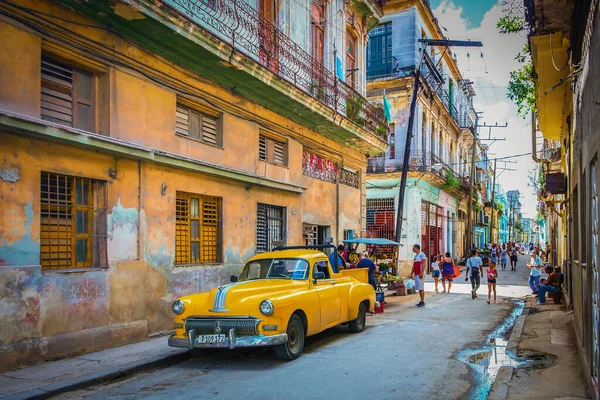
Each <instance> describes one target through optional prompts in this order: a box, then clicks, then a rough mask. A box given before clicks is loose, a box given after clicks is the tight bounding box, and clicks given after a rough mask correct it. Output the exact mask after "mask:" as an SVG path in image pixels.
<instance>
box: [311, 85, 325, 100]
mask: <svg viewBox="0 0 600 400" xmlns="http://www.w3.org/2000/svg"><path fill="white" fill-rule="evenodd" d="M308 91H309V92H310V94H311V96H313V97H314V98H316V99H319V100H323V99H324V98H325V88H324V87H323V85H321V84H320V83H319V82H318V81H312V82H311V83H310V85H309V87H308Z"/></svg>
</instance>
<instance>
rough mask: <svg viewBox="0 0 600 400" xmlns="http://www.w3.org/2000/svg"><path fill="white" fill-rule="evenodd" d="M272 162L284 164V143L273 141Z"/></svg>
mask: <svg viewBox="0 0 600 400" xmlns="http://www.w3.org/2000/svg"><path fill="white" fill-rule="evenodd" d="M273 163H275V164H280V165H285V143H282V142H276V141H273Z"/></svg>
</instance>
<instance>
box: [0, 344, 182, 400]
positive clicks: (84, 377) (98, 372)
mask: <svg viewBox="0 0 600 400" xmlns="http://www.w3.org/2000/svg"><path fill="white" fill-rule="evenodd" d="M189 357H190V356H189V352H188V351H187V349H177V348H173V347H169V346H168V345H167V336H162V337H158V338H154V339H149V340H145V341H143V342H139V343H133V344H128V345H124V346H121V347H115V348H112V349H107V350H102V351H98V352H95V353H88V354H84V355H81V356H78V357H73V358H68V359H64V360H60V361H54V362H47V363H43V364H40V365H36V366H33V367H27V368H22V369H19V370H15V371H8V372H5V373H3V374H0V399H2V400H7V399H43V398H48V397H51V396H54V395H57V394H60V393H65V392H68V391H72V390H76V389H79V388H83V387H88V386H91V385H94V384H98V383H104V382H108V381H111V380H114V379H119V378H123V377H126V376H129V375H131V374H134V373H137V372H141V371H148V370H151V369H155V368H159V367H165V366H168V365H172V364H176V363H179V362H182V361H185V360H187V359H188V358H189Z"/></svg>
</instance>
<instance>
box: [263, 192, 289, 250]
mask: <svg viewBox="0 0 600 400" xmlns="http://www.w3.org/2000/svg"><path fill="white" fill-rule="evenodd" d="M285 224H286V221H285V207H278V206H272V205H269V204H261V203H258V208H257V214H256V250H257V251H259V252H261V251H271V250H272V249H273V247H275V246H276V245H279V244H285V230H286V228H285V226H286V225H285Z"/></svg>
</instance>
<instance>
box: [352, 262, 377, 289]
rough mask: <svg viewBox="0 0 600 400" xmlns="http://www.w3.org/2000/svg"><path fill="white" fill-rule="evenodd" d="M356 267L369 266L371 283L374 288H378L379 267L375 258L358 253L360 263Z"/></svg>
mask: <svg viewBox="0 0 600 400" xmlns="http://www.w3.org/2000/svg"><path fill="white" fill-rule="evenodd" d="M356 268H369V284H370V285H371V286H373V289H375V290H377V283H376V282H375V271H379V267H377V265H375V263H374V262H373V260H371V259H370V258H366V257H365V255H364V254H363V253H358V264H356Z"/></svg>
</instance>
